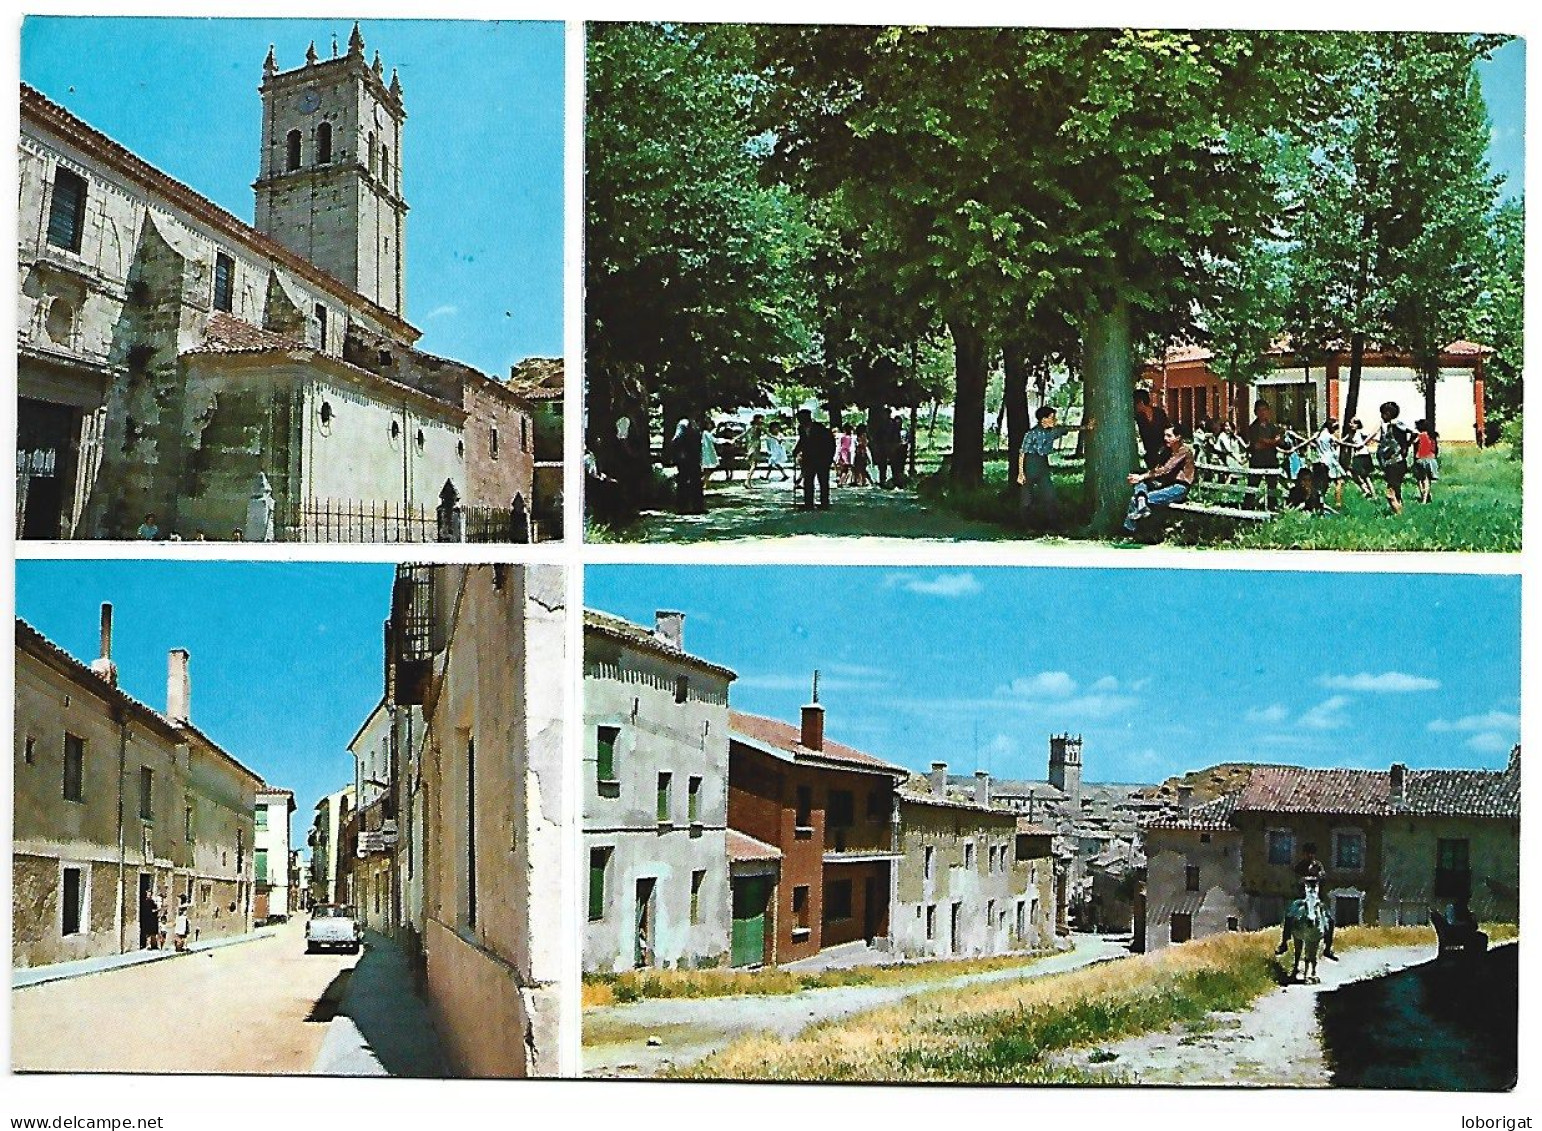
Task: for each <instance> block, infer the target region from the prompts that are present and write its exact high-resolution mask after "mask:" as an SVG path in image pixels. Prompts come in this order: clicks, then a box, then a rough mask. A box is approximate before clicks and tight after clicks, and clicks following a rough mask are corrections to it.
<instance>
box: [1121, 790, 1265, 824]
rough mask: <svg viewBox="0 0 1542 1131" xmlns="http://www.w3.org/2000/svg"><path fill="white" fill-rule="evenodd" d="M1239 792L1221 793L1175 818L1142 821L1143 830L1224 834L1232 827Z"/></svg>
mask: <svg viewBox="0 0 1542 1131" xmlns="http://www.w3.org/2000/svg"><path fill="white" fill-rule="evenodd" d="M1241 796H1242V794H1241V792H1240V791H1234V792H1232V793H1223V794H1221V796H1220V797H1217V798H1215V799H1214V800H1213V801H1206V802H1205V803H1204V804H1203V805H1196V806H1194V808H1192V809H1190V810H1189V811H1188V813H1186V814H1183V815H1181V816H1177V817H1154V818H1152V819H1151V820H1148V821H1142V822H1141V823H1140V827H1141V828H1143V829H1192V830H1194V831H1195V832H1224V831H1226V830H1228V829H1230V828H1231V827H1232V825H1231V815H1232V812H1233V811H1234V810H1235V809H1236V807H1237V799H1238V798H1239V797H1241Z"/></svg>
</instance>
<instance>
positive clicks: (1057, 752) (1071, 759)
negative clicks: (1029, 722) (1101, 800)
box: [1049, 734, 1082, 812]
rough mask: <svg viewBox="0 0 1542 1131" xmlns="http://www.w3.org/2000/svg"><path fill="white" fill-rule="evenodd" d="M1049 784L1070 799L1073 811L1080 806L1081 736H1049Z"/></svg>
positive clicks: (1077, 809)
mask: <svg viewBox="0 0 1542 1131" xmlns="http://www.w3.org/2000/svg"><path fill="white" fill-rule="evenodd" d="M1049 784H1050V785H1052V786H1054V787H1055V788H1056V789H1058V790H1059V791H1060V792H1061V793H1063V794H1065V795H1066V797H1068V798H1069V799H1070V806H1071V809H1072V811H1073V812H1075V811H1079V810H1080V809H1081V807H1082V736H1081V735H1079V734H1052V735H1050V736H1049Z"/></svg>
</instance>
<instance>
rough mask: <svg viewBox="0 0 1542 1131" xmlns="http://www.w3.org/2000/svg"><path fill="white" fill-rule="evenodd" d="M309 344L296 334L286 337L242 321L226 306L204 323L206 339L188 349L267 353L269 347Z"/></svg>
mask: <svg viewBox="0 0 1542 1131" xmlns="http://www.w3.org/2000/svg"><path fill="white" fill-rule="evenodd" d="M309 348H310V347H309V345H308V344H307V343H305V342H302V341H300V340H299V339H297V338H286V337H284V336H283V335H282V334H275V333H273V331H271V330H264V329H262V328H261V327H260V326H253V325H252V324H251V323H250V322H243V321H241V319H239V318H237V317H236V316H235V315H233V314H226V313H225V312H224V311H223V310H221V311H216V312H215V313H214V314H212V315H210V316H209V324H208V325H207V326H205V327H204V333H203V341H201V342H199V343H198V344H197V345H196V346H194V347H193V348H192V349H190V350H188V351H187V352H188V353H266V352H268V351H269V350H296V349H302V350H303V349H309Z"/></svg>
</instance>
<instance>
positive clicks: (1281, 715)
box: [1247, 703, 1290, 726]
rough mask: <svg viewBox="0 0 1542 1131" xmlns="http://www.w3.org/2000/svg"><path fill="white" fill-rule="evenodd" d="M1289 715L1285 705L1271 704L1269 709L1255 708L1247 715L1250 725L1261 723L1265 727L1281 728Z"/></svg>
mask: <svg viewBox="0 0 1542 1131" xmlns="http://www.w3.org/2000/svg"><path fill="white" fill-rule="evenodd" d="M1289 714H1290V712H1289V711H1287V710H1286V709H1285V704H1283V703H1271V704H1269V706H1267V707H1254V708H1253V709H1252V710H1251V711H1249V712H1248V713H1247V720H1248V722H1250V723H1261V724H1263V725H1265V726H1279V725H1280V724H1281V723H1283V722H1284V721H1285V718H1286V716H1287V715H1289Z"/></svg>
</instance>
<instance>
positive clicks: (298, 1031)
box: [11, 919, 358, 1073]
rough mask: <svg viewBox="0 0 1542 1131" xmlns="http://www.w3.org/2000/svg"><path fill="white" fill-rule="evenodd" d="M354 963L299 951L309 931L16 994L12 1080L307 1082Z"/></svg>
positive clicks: (295, 927) (295, 923) (293, 928)
mask: <svg viewBox="0 0 1542 1131" xmlns="http://www.w3.org/2000/svg"><path fill="white" fill-rule="evenodd" d="M357 961H358V959H357V958H356V957H354V956H352V955H336V954H314V955H307V954H306V953H305V942H304V924H303V921H302V920H300V919H294V920H291V921H290V922H289V923H287V924H285V925H284V926H283V927H281V928H280V929H279V931H278V932H277V934H275V935H273V936H270V937H266V938H260V939H257V940H256V941H253V942H248V943H240V944H237V945H235V946H228V947H223V948H220V949H217V950H208V951H203V952H200V953H196V954H190V955H186V956H182V957H178V958H171V959H167V960H165V961H162V962H150V963H146V964H144V965H139V966H129V967H126V968H123V969H120V970H112V971H109V972H106V973H101V974H92V975H88V976H86V977H79V978H70V979H68V980H66V981H60V982H48V983H46V984H44V985H39V986H29V987H27V988H25V989H19V990H12V991H11V1064H12V1067H13V1069H14V1070H16V1071H18V1072H257V1073H305V1072H309V1071H310V1070H311V1066H312V1064H313V1063H314V1062H315V1060H316V1054H317V1052H318V1051H319V1050H320V1048H321V1043H322V1039H323V1037H325V1035H326V1032H327V1022H328V1021H330V1019H331V1017H332V1014H333V1012H334V1011H335V1009H336V1005H337V1001H338V1000H339V999H340V997H341V992H342V989H343V986H344V983H345V981H346V975H347V972H348V971H349V970H350V969H351V968H352V967H353V965H354V964H355V963H356V962H357Z"/></svg>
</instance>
